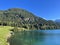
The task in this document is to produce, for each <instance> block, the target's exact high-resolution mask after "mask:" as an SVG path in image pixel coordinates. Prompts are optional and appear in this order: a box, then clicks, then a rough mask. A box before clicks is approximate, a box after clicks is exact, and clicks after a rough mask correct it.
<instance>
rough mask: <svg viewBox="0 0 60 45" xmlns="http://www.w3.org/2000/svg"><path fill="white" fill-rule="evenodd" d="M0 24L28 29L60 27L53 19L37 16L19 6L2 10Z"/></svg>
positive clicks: (0, 11)
mask: <svg viewBox="0 0 60 45" xmlns="http://www.w3.org/2000/svg"><path fill="white" fill-rule="evenodd" d="M0 25H3V26H13V27H15V26H16V27H20V28H25V29H28V30H31V29H32V30H37V29H38V30H42V29H43V30H45V29H59V28H60V27H59V25H57V24H56V23H55V22H54V21H52V20H45V19H43V18H41V17H37V16H35V15H34V14H32V13H31V12H28V11H26V10H24V9H19V8H11V9H8V10H0Z"/></svg>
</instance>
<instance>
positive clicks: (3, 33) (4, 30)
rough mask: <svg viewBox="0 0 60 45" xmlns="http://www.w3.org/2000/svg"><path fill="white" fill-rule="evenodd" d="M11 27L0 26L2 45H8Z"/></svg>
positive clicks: (0, 41) (0, 42) (0, 44)
mask: <svg viewBox="0 0 60 45" xmlns="http://www.w3.org/2000/svg"><path fill="white" fill-rule="evenodd" d="M11 28H12V27H10V26H0V45H8V44H7V36H8V34H9V33H10V31H9V30H10V29H11Z"/></svg>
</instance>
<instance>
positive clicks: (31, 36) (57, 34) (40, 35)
mask: <svg viewBox="0 0 60 45" xmlns="http://www.w3.org/2000/svg"><path fill="white" fill-rule="evenodd" d="M10 45H60V30H35V31H21V32H18V33H17V32H16V33H15V35H14V36H12V37H11V39H10Z"/></svg>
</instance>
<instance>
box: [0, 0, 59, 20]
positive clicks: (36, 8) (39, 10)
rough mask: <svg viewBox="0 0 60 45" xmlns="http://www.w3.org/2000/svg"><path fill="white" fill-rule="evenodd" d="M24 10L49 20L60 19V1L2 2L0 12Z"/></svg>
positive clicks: (0, 1) (6, 0)
mask: <svg viewBox="0 0 60 45" xmlns="http://www.w3.org/2000/svg"><path fill="white" fill-rule="evenodd" d="M9 8H23V9H26V10H28V11H30V12H32V13H33V14H35V15H37V16H39V17H42V18H45V19H47V20H55V19H60V0H0V10H6V9H9Z"/></svg>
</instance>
